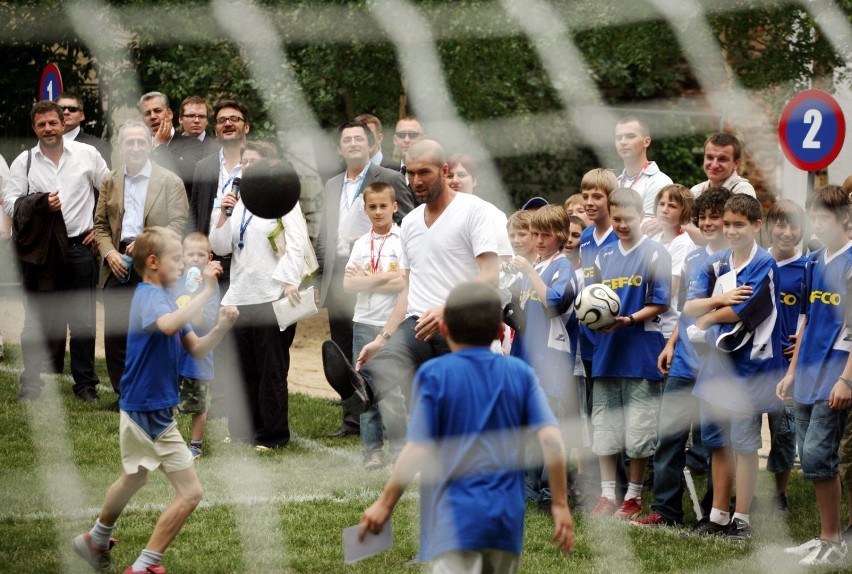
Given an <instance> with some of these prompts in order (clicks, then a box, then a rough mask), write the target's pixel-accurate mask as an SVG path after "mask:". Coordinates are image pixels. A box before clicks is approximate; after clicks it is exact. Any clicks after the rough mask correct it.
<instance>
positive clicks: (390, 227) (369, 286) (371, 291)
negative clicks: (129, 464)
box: [343, 182, 405, 470]
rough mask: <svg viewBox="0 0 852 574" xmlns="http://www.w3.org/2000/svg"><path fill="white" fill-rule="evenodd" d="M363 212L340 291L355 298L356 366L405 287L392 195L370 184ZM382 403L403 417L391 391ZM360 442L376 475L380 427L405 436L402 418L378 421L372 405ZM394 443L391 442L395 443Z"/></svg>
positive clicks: (395, 448)
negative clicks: (365, 226)
mask: <svg viewBox="0 0 852 574" xmlns="http://www.w3.org/2000/svg"><path fill="white" fill-rule="evenodd" d="M363 196H364V211H365V212H366V214H367V217H369V218H370V224H371V228H370V231H368V232H367V233H365V234H364V235H362V236H361V237H360V238H358V239H357V240H356V241H355V243H354V244H353V245H352V253H351V254H350V255H349V261H348V262H347V264H346V273H345V276H344V277H343V290H344V291H346V292H347V293H356V294H357V298H356V300H355V314H354V316H353V317H352V364H355V362H356V361H357V360H358V355H360V354H361V349H362V348H363V347H364V345H366V344H367V343H369V342H370V341H372V340H373V339H375V338H376V336H377V335H378V334H379V333H381V332H382V330H383V328H384V325H385V323H387V320H388V317H390V314H391V312H392V311H393V308H394V306H395V305H396V300H397V297H398V296H399V292H400V291H402V289H403V288H404V287H405V278H404V277H403V275H402V270H401V269H400V268H399V261H400V259H401V258H402V240H401V239H400V236H399V226H398V225H397V224H396V223H394V222H393V215H394V213H396V211H397V204H396V192H395V191H394V189H393V187H392V186H390V185H389V184H387V183H383V182H375V183H371V184H370V185H368V186H367V187H366V188H364V193H363ZM384 400H386V401H387V400H391V401H392V402H396V403H398V404H399V405H400V408H394V409H392V412H391V414H392V413H397V412H404V410H403V408H401V407H402V406H403V405H404V402H405V397H403V395H402V391H400V390H399V388H395V389H394V390H393V391H392V392H390V393H388V396H386V397H385V399H384ZM360 422H361V425H360V427H361V442H362V443H363V445H364V468H365V469H366V470H379V469H381V468H383V467H384V466H385V459H384V454H383V453H382V444H383V441H382V426H383V424H384V425H385V426H387V425H397V427H398V429H399V432H390V433H389V436H392V437H402V436H403V434H404V432H405V419H404V418H403V417H394V416H386V417H384V418H383V417H382V415H381V414H380V413H379V409H378V407H377V406H376V405H373V406H371V407H370V408H369V410H367V412H365V413H362V414H361V421H360ZM396 442H398V441H394V443H396ZM388 448H389V449H390V455H391V458H392V459H393V458H396V455H398V454H399V451H400V450H401V449H402V444H393V443H391V444H388Z"/></svg>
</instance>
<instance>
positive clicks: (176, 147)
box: [139, 92, 204, 197]
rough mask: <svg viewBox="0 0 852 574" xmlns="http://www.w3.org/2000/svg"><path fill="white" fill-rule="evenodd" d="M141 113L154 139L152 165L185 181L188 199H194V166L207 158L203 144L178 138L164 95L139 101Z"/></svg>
mask: <svg viewBox="0 0 852 574" xmlns="http://www.w3.org/2000/svg"><path fill="white" fill-rule="evenodd" d="M139 111H140V112H142V118H143V120H144V121H145V125H147V126H148V129H150V130H151V137H152V138H153V139H154V150H153V151H152V152H151V161H153V162H154V163H155V164H157V165H159V166H161V167H164V168H166V169H168V170H169V171H171V172H173V173H176V174H177V175H178V176H179V177H180V178H181V180H183V186H184V188H185V189H186V196H187V197H191V196H192V176H193V174H194V173H195V164H197V163H198V160H200V159H201V158H202V157H204V147H203V146H202V145H201V142H200V141H198V140H197V139H195V138H184V137H175V135H176V134H175V128H174V126H173V125H172V120H173V119H174V113H173V112H172V110H171V108H169V99H168V98H167V97H166V95H165V94H163V93H161V92H148V93H147V94H145V95H144V96H142V97H141V98H140V99H139Z"/></svg>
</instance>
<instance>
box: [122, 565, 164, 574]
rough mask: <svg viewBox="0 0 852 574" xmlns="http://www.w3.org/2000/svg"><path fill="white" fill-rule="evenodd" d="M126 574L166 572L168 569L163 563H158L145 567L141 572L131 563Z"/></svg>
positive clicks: (159, 573) (158, 573)
mask: <svg viewBox="0 0 852 574" xmlns="http://www.w3.org/2000/svg"><path fill="white" fill-rule="evenodd" d="M124 574H166V569H165V568H164V567H163V566H162V565H161V564H156V565H154V566H148V567H147V568H145V571H144V572H139V571H138V570H134V569H133V565H132V564H131V565H130V566H128V567H127V569H126V570H125V571H124Z"/></svg>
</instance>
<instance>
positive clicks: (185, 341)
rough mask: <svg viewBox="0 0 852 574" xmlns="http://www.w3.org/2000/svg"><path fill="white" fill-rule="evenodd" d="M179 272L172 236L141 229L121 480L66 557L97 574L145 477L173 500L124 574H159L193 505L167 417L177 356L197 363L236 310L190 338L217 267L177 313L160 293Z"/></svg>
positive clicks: (196, 487) (187, 461)
mask: <svg viewBox="0 0 852 574" xmlns="http://www.w3.org/2000/svg"><path fill="white" fill-rule="evenodd" d="M181 267H182V249H181V242H180V237H179V236H178V234H177V233H175V232H174V231H172V230H170V229H166V228H163V227H148V228H146V229H145V230H143V231H142V233H141V234H140V235H139V236H138V237H137V238H136V245H135V247H134V249H133V268H134V269H135V270H136V272H137V273H139V275H140V276H141V277H142V283H140V284H139V285H138V286H137V287H136V292H135V293H134V295H133V301H132V302H131V305H130V327H129V330H128V333H127V359H126V367H125V370H124V375H123V376H122V378H121V397H120V399H119V407H120V409H121V419H120V422H119V443H120V446H121V466H122V471H121V476H119V478H118V480H116V481H115V482H114V483H113V484H112V486H111V487H110V488H109V490H108V491H107V495H106V498H105V499H104V503H103V506H102V507H101V512H100V516H99V517H98V519H97V521H96V522H95V525H94V526H93V527H92V529H91V530H90V531H88V532H85V533H83V534H81V535H79V536H77V537H76V538H75V539H74V542H73V548H74V552H76V553H77V554H78V555H79V556H80V557H81V558H83V559H84V560H86V562H88V563H89V564H90V565H91V566H92V567H93V568H94V569H95V570H97V571H99V572H109V571H111V570H112V565H111V558H110V549H111V548H112V546H113V544H114V543H115V540H114V539H112V538H111V537H110V535H111V534H112V531H113V528H115V523H116V521H117V520H118V518H119V516H121V513H122V511H123V510H124V508H125V506H126V505H127V503H128V502H130V499H131V498H132V497H133V495H134V494H136V492H137V491H138V490H139V489H140V488H142V486H144V485H145V482H146V481H147V480H148V473H149V472H150V471H152V470H156V469H157V468H160V469H162V470H163V472H164V473H165V475H166V477H167V478H168V479H169V482H171V483H172V486H173V487H174V489H175V494H176V496H175V499H174V500H173V501H172V503H171V504H170V505H169V506H167V507H166V509H165V510H164V511H163V512H162V514H161V515H160V518H159V520H158V521H157V525H156V526H155V527H154V531H153V533H152V534H151V538H150V539H149V540H148V543H147V544H146V546H145V549H144V550H142V553H141V554H140V555H139V557H138V558H137V559H136V562H134V563H133V565H131V566H128V567H127V569H126V570H125V571H124V574H135V573H148V574H165V571H166V569H165V568H163V567H162V566H161V565H160V560H161V559H162V557H163V552H165V550H166V548H167V547H168V546H169V544H171V542H172V541H173V540H174V539H175V537H176V536H177V535H178V532H180V529H181V528H182V527H183V525H184V523H185V522H186V519H187V518H189V515H190V514H192V512H193V510H195V507H196V506H198V503H199V502H200V501H201V494H202V491H201V483H200V482H199V481H198V475H197V474H196V473H195V467H194V466H193V463H192V455H191V454H190V452H189V449H188V448H187V446H186V443H185V442H183V437H181V435H180V431H179V430H178V428H177V423H176V422H175V419H174V413H173V409H174V407H176V406H177V405H178V403H179V402H180V397H179V395H178V385H177V381H178V372H179V364H180V350H181V346H183V348H185V349H186V350H188V351H189V352H190V353H192V354H193V356H195V357H197V358H200V357H204V356H205V355H206V354H207V353H209V352H210V351H211V350H212V349H213V347H215V346H216V344H217V343H218V342H219V341H220V340H221V339H222V337H223V336H224V335H225V333H226V332H227V331H228V329H230V328H231V326H232V325H233V324H234V321H235V320H236V318H237V309H236V307H222V308H221V309H220V310H219V321H218V323H217V324H216V326H215V327H214V328H213V330H212V331H210V333H208V334H207V335H205V336H204V337H200V338H199V337H198V336H196V335H195V333H193V332H192V329H189V328H187V323H188V322H189V320H190V319H191V318H192V317H193V315H195V314H196V313H198V312H199V311H200V310H201V309H202V308H203V307H204V305H205V304H206V303H207V300H208V299H210V298H211V297H213V296H214V295H215V293H216V285H217V281H216V280H217V278H218V277H219V275H221V274H222V265H221V264H220V263H219V262H217V261H212V262H210V263H208V264H207V265H206V266H205V268H204V290H203V292H202V294H201V295H199V296H198V297H195V298H194V299H193V300H192V301H190V302H188V303H187V304H186V305H185V306H184V307H182V308H178V307H177V305H176V304H175V302H174V299H172V298H171V297H170V296H169V294H168V293H167V292H166V288H167V287H173V286H174V285H175V284H176V283H177V281H178V278H179V277H180V273H181Z"/></svg>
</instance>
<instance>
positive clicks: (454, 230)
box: [323, 140, 502, 441]
mask: <svg viewBox="0 0 852 574" xmlns="http://www.w3.org/2000/svg"><path fill="white" fill-rule="evenodd" d="M405 165H406V166H407V174H408V182H409V186H410V187H411V190H412V191H413V192H414V195H415V198H416V199H417V202H418V203H419V204H420V205H419V206H418V207H417V208H416V209H414V210H413V211H412V212H411V213H409V214H408V215H407V216H406V217H405V219H403V221H402V226H401V239H402V249H403V259H402V261H401V263H400V268H401V269H402V270H403V276H404V278H405V282H406V284H405V287H404V288H403V290H402V292H401V294H400V297H399V299H398V301H397V305H396V306H395V307H394V310H393V312H392V313H391V316H390V317H389V318H388V320H387V322H385V325H384V329H383V330H382V332H381V333H380V334H379V335H377V336H376V338H375V339H374V340H373V341H372V342H370V343H369V344H367V345H365V347H364V349H363V350H362V351H361V355H360V356H359V358H358V361H357V364H358V366H359V367H362V368H361V370H360V374H356V373H355V372H354V371H353V370H352V367H351V365H349V363H348V361H347V360H346V357H345V356H343V355H342V353H340V351H339V349H336V348H335V347H333V346H332V345H326V346H324V347H323V366H324V369H325V374H326V378H327V379H328V381H329V383H330V384H331V386H332V387H333V388H334V389H335V390H336V391H337V392H338V393H340V395H341V397H342V398H343V399H344V404H347V405H350V408H353V409H360V410H364V409H366V408H367V407H369V405H370V402H371V399H370V398H368V397H367V394H372V395H373V396H372V400H373V401H377V402H378V405H379V409H380V411H381V413H382V417H383V418H385V417H386V412H387V411H386V409H387V405H386V404H384V403H383V401H382V399H383V398H384V396H385V395H386V394H387V393H389V392H390V391H391V389H393V388H395V387H397V386H401V387H402V389H403V390H404V391H408V390H409V389H410V386H411V382H412V379H413V376H414V372H415V370H416V369H417V367H419V366H420V365H421V364H423V363H424V362H425V361H427V360H429V359H431V358H433V357H437V356H440V355H443V354H445V353H448V352H449V351H450V349H449V346H448V345H447V342H446V340H445V339H444V338H443V337H442V336H441V334H440V332H439V325H440V323H441V319H442V318H443V314H444V302H445V300H446V298H447V295H448V294H449V292H450V290H452V288H453V287H455V286H456V285H458V284H460V283H463V282H465V281H471V280H476V281H481V282H483V283H487V284H489V285H492V286H494V287H495V288H496V286H497V278H498V270H499V265H498V255H502V253H501V252H500V251H501V249H500V247H499V244H500V243H499V242H498V239H497V237H496V234H495V229H494V226H493V224H492V219H491V218H490V217H489V208H488V204H487V203H486V202H484V201H483V200H481V199H479V198H477V197H475V196H472V195H467V194H463V193H457V192H455V191H453V190H452V189H451V188H450V187H449V185H448V182H447V175H448V173H449V166H448V165H447V161H446V154H445V152H444V150H443V148H442V147H441V146H440V144H438V143H437V142H434V141H431V140H423V141H421V142H418V143H417V144H414V145H413V146H411V148H409V150H408V153H407V154H406V156H405ZM367 387H369V391H367ZM399 415H400V413H388V414H387V416H388V417H390V418H392V417H398V416H399ZM398 438H401V437H393V436H389V437H388V440H389V441H393V440H395V439H398Z"/></svg>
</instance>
